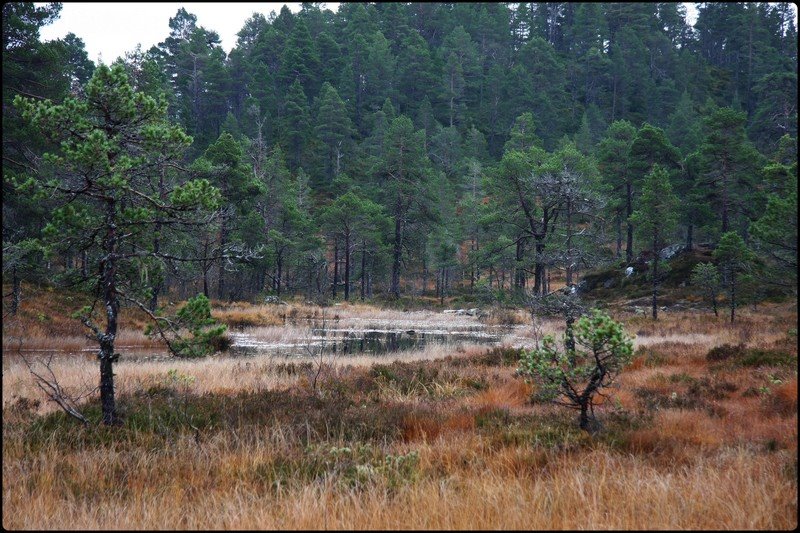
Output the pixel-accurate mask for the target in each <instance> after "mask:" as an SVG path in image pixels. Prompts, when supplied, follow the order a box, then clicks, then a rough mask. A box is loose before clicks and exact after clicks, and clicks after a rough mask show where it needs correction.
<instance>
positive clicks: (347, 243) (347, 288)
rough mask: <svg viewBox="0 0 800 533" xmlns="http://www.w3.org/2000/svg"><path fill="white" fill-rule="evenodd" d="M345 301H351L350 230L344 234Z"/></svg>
mask: <svg viewBox="0 0 800 533" xmlns="http://www.w3.org/2000/svg"><path fill="white" fill-rule="evenodd" d="M344 301H345V302H349V301H350V232H349V231H348V232H347V233H345V234H344Z"/></svg>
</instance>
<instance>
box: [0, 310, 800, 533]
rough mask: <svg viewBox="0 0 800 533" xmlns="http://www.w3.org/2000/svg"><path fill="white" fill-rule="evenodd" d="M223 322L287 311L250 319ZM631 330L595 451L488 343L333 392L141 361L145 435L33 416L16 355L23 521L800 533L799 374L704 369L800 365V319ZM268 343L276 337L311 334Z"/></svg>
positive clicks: (338, 372)
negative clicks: (712, 354)
mask: <svg viewBox="0 0 800 533" xmlns="http://www.w3.org/2000/svg"><path fill="white" fill-rule="evenodd" d="M291 306H295V307H294V308H295V309H297V316H300V315H302V314H304V313H311V314H313V312H314V311H313V308H311V307H305V306H299V305H296V304H290V306H288V307H289V308H291ZM263 307H270V306H263ZM272 307H275V308H276V309H277V308H280V307H285V308H286V307H287V306H272ZM342 307H347V309H345V310H341V309H338V310H337V311H336V314H339V319H338V320H339V321H340V322H341V323H344V322H346V321H350V323H351V324H358V323H361V324H364V323H372V322H375V321H380V320H385V321H402V320H415V319H417V318H419V317H420V316H425V313H426V312H412V313H405V312H402V311H375V310H373V313H374V316H371V315H370V314H369V309H368V308H365V307H362V306H359V305H353V306H342ZM289 308H287V309H286V311H288V310H289ZM222 312H226V313H230V314H229V315H228V316H229V317H235V316H239V315H237V313H241V314H242V315H241V316H247V317H251V316H255V317H258V316H259V313H261V314H262V316H263V317H267V318H263V320H264V321H265V322H266V321H268V320H270V319H269V318H268V317H270V316H273V315H271V314H268V311H266V310H260V309H258V308H256V309H248V308H247V307H246V306H243V305H238V304H237V305H230V306H228V307H227V308H226V309H224V310H223V311H222ZM417 313H419V314H417ZM215 314H216V311H215ZM326 314H327V311H326ZM409 315H410V316H409ZM435 315H436V313H430V315H429V318H430V320H431V321H436V320H439V318H437V317H436V316H435ZM241 316H240V317H239V318H241ZM439 316H441V314H439ZM310 318H314V317H313V316H310ZM316 318H317V319H319V318H320V317H319V316H317V317H316ZM471 319H472V317H470V320H471ZM259 320H262V319H259ZM623 320H624V321H628V318H627V317H624V318H623ZM629 322H630V323H629V324H628V326H627V329H628V330H629V331H632V332H633V333H637V341H636V342H637V346H638V349H639V350H640V351H639V352H638V355H637V358H636V359H635V360H634V362H633V364H631V365H630V366H629V367H628V368H627V369H626V370H625V371H624V372H623V373H622V374H621V376H620V379H619V384H618V385H619V387H618V388H617V389H615V390H614V391H613V398H612V399H611V400H610V401H608V402H605V403H604V404H603V405H601V406H600V407H598V409H597V411H598V416H599V417H600V419H601V420H602V421H603V422H604V424H605V428H604V430H603V432H601V434H599V435H598V436H596V437H590V436H588V435H587V434H585V433H582V432H580V431H579V430H578V429H577V427H576V421H575V414H574V413H572V412H568V411H565V410H564V409H562V408H559V407H556V406H552V405H548V404H541V403H535V402H534V403H532V402H531V400H530V398H531V393H532V392H533V389H532V387H531V386H530V385H527V384H525V383H524V382H523V381H522V380H521V379H519V378H516V377H514V376H513V371H514V365H513V364H512V363H508V362H505V361H504V360H503V359H502V358H501V357H499V356H496V357H488V356H487V355H486V354H485V352H486V349H485V348H481V347H477V346H466V347H463V348H460V349H457V348H455V347H453V346H446V345H440V346H437V345H434V346H428V347H426V348H425V349H423V350H418V351H412V352H404V353H403V354H402V355H398V356H397V357H392V358H390V359H388V360H387V358H386V357H385V356H349V357H346V358H343V357H337V358H333V357H330V358H327V359H326V366H325V368H324V372H323V373H322V374H321V378H320V380H321V381H320V385H319V387H318V390H312V388H311V385H310V383H311V381H310V375H309V373H308V370H309V369H313V365H312V366H308V365H307V366H303V363H304V362H305V363H308V359H306V360H305V361H304V360H302V359H297V360H292V361H293V362H292V363H291V364H287V362H286V360H283V359H278V358H270V357H266V356H259V357H248V358H239V359H236V358H231V357H211V358H206V359H202V360H196V361H179V360H125V359H124V358H123V360H121V361H120V363H119V364H118V365H117V379H118V384H119V398H120V404H121V405H122V406H123V407H124V408H125V409H127V411H128V413H129V416H131V417H134V418H135V419H136V420H138V422H137V424H139V426H137V428H134V427H131V425H130V423H129V424H128V425H127V426H125V427H123V428H117V429H108V428H102V427H90V428H87V429H83V428H79V427H77V426H76V425H75V424H73V423H72V422H69V421H64V420H63V419H62V418H59V417H55V416H54V415H50V418H44V417H42V414H43V413H47V412H51V411H52V407H51V406H46V405H41V406H38V407H32V406H31V403H32V402H33V401H34V400H35V399H37V398H39V399H41V397H40V396H39V395H38V393H37V391H36V389H34V388H33V387H32V384H31V383H30V379H29V377H28V376H27V374H26V372H27V371H26V369H25V368H24V365H22V364H21V362H20V361H19V360H18V358H16V356H14V355H13V354H5V355H4V361H3V480H4V482H3V526H4V527H5V528H8V529H55V528H65V527H68V528H76V529H77V528H87V529H115V528H116V529H123V528H131V529H157V528H170V529H173V528H174V529H306V528H308V529H326V528H336V529H793V528H796V526H797V373H796V368H795V367H788V366H785V365H784V366H760V367H742V366H737V365H736V364H734V362H731V361H722V362H713V361H712V362H710V361H708V360H707V359H706V354H707V353H708V350H709V349H711V348H713V347H715V346H719V345H722V344H732V345H735V344H739V343H744V345H745V346H746V347H748V348H763V349H780V350H783V351H785V352H787V353H789V354H791V355H792V356H793V357H795V358H796V356H797V350H796V346H795V344H794V343H793V342H792V339H791V338H790V337H788V336H787V331H788V330H789V329H790V328H792V327H796V322H797V313H796V308H795V307H794V306H789V305H784V306H776V305H773V306H760V307H759V310H758V312H755V311H752V310H751V309H748V310H745V311H743V318H742V323H741V324H737V325H734V326H730V325H729V324H727V323H726V322H724V321H723V320H714V319H713V315H712V317H711V318H709V317H707V316H704V315H696V314H694V313H685V314H683V315H679V314H677V313H668V314H665V316H664V317H663V318H662V320H660V321H659V322H657V323H652V321H649V320H643V319H641V318H640V317H636V318H633V319H631V320H630V321H629ZM544 324H545V328H546V329H548V330H550V331H553V332H555V333H558V332H559V324H558V323H557V321H544ZM254 331H256V332H258V335H259V336H260V337H262V338H271V339H277V338H280V336H281V335H294V336H296V335H302V334H303V332H306V331H307V329H306V327H305V326H303V325H294V326H290V327H289V328H288V329H287V330H285V331H283V332H282V328H280V327H278V326H275V325H269V324H264V325H261V326H259V327H258V328H255V329H254ZM527 340H530V339H527ZM522 341H523V342H526V339H522ZM393 359H399V360H401V361H403V362H400V363H397V364H394V365H391V364H388V363H389V361H390V360H393ZM56 365H57V370H58V372H59V373H60V375H61V376H62V377H63V379H64V380H65V383H66V384H67V385H69V386H70V387H80V386H81V385H82V384H84V383H86V382H89V383H92V382H93V381H94V380H96V376H97V367H96V365H97V363H96V361H94V360H93V359H91V358H90V357H71V358H70V357H61V358H59V359H57V362H56ZM378 365H379V366H378ZM172 369H174V370H176V371H177V372H178V374H179V375H186V376H192V377H194V378H195V380H194V382H193V383H192V384H191V386H190V387H188V392H186V391H184V392H181V389H180V388H178V387H176V386H175V385H174V384H171V383H170V382H169V381H168V380H165V377H166V376H167V372H168V371H169V370H172ZM165 399H166V400H165ZM159 402H161V403H159ZM164 402H167V403H164ZM170 402H172V403H170ZM176 402H177V403H176ZM181 402H184V403H181ZM181 405H185V406H188V407H183V408H182V407H180V406H181ZM173 408H175V409H178V412H181V411H180V410H181V409H187V410H186V413H190V414H191V416H194V417H195V418H193V419H192V420H194V423H196V424H198V425H199V427H200V430H199V431H198V433H195V432H194V431H192V430H190V429H189V428H188V426H186V425H185V424H184V423H183V422H180V420H178V421H175V420H173V419H172V418H170V416H169V413H171V412H172V410H171V409H173ZM148 409H150V410H152V412H149V411H148ZM154 413H156V414H154ZM186 416H188V415H186ZM199 421H203V422H202V423H201V422H199ZM148 424H152V428H151V429H148V428H150V427H151V426H149V425H148ZM398 457H403V458H405V459H403V461H408V462H402V463H401V462H398V461H399V460H398V459H397V458H398Z"/></svg>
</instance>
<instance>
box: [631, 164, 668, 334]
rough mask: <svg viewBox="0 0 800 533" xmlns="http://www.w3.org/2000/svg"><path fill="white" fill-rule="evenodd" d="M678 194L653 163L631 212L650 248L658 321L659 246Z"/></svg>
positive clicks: (654, 310) (666, 235) (654, 308)
mask: <svg viewBox="0 0 800 533" xmlns="http://www.w3.org/2000/svg"><path fill="white" fill-rule="evenodd" d="M677 207H678V197H677V196H676V195H675V194H674V193H673V192H672V185H671V184H670V182H669V174H668V173H667V171H666V169H664V168H663V167H662V166H661V165H658V164H656V165H654V166H653V168H652V170H651V171H650V172H649V173H648V174H647V176H645V179H644V183H643V184H642V195H641V198H639V202H638V208H637V209H636V211H634V212H633V214H632V215H631V221H632V222H633V223H634V225H635V226H636V231H637V233H638V234H639V235H640V236H641V239H642V240H643V241H644V242H647V243H648V244H650V246H651V248H650V250H651V256H652V260H651V264H652V268H651V278H652V281H653V320H658V287H659V285H660V283H661V278H660V277H659V272H658V263H659V259H660V257H661V249H662V248H663V247H664V246H665V245H666V244H667V243H668V242H669V238H670V236H671V234H672V232H673V231H674V230H675V225H676V223H677V219H678V216H677Z"/></svg>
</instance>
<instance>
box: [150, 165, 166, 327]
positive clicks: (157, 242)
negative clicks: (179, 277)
mask: <svg viewBox="0 0 800 533" xmlns="http://www.w3.org/2000/svg"><path fill="white" fill-rule="evenodd" d="M158 196H159V198H160V199H161V201H162V202H163V201H164V200H165V199H166V192H165V190H164V168H162V169H161V176H160V177H159V178H158ZM160 249H161V219H160V218H159V219H158V221H157V222H156V227H155V231H154V232H153V255H155V256H156V257H158V253H159V251H160ZM163 288H164V278H163V276H158V278H157V279H156V282H155V285H154V286H153V287H152V290H153V294H152V296H151V297H150V305H149V309H150V312H151V313H155V312H156V308H157V307H158V293H159V292H161V289H163Z"/></svg>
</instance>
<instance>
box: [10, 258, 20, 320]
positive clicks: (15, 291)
mask: <svg viewBox="0 0 800 533" xmlns="http://www.w3.org/2000/svg"><path fill="white" fill-rule="evenodd" d="M11 280H12V281H11V285H12V289H11V314H12V315H16V314H17V310H18V309H19V303H20V301H21V300H22V298H21V289H20V282H19V276H18V275H17V267H14V268H12V269H11Z"/></svg>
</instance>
